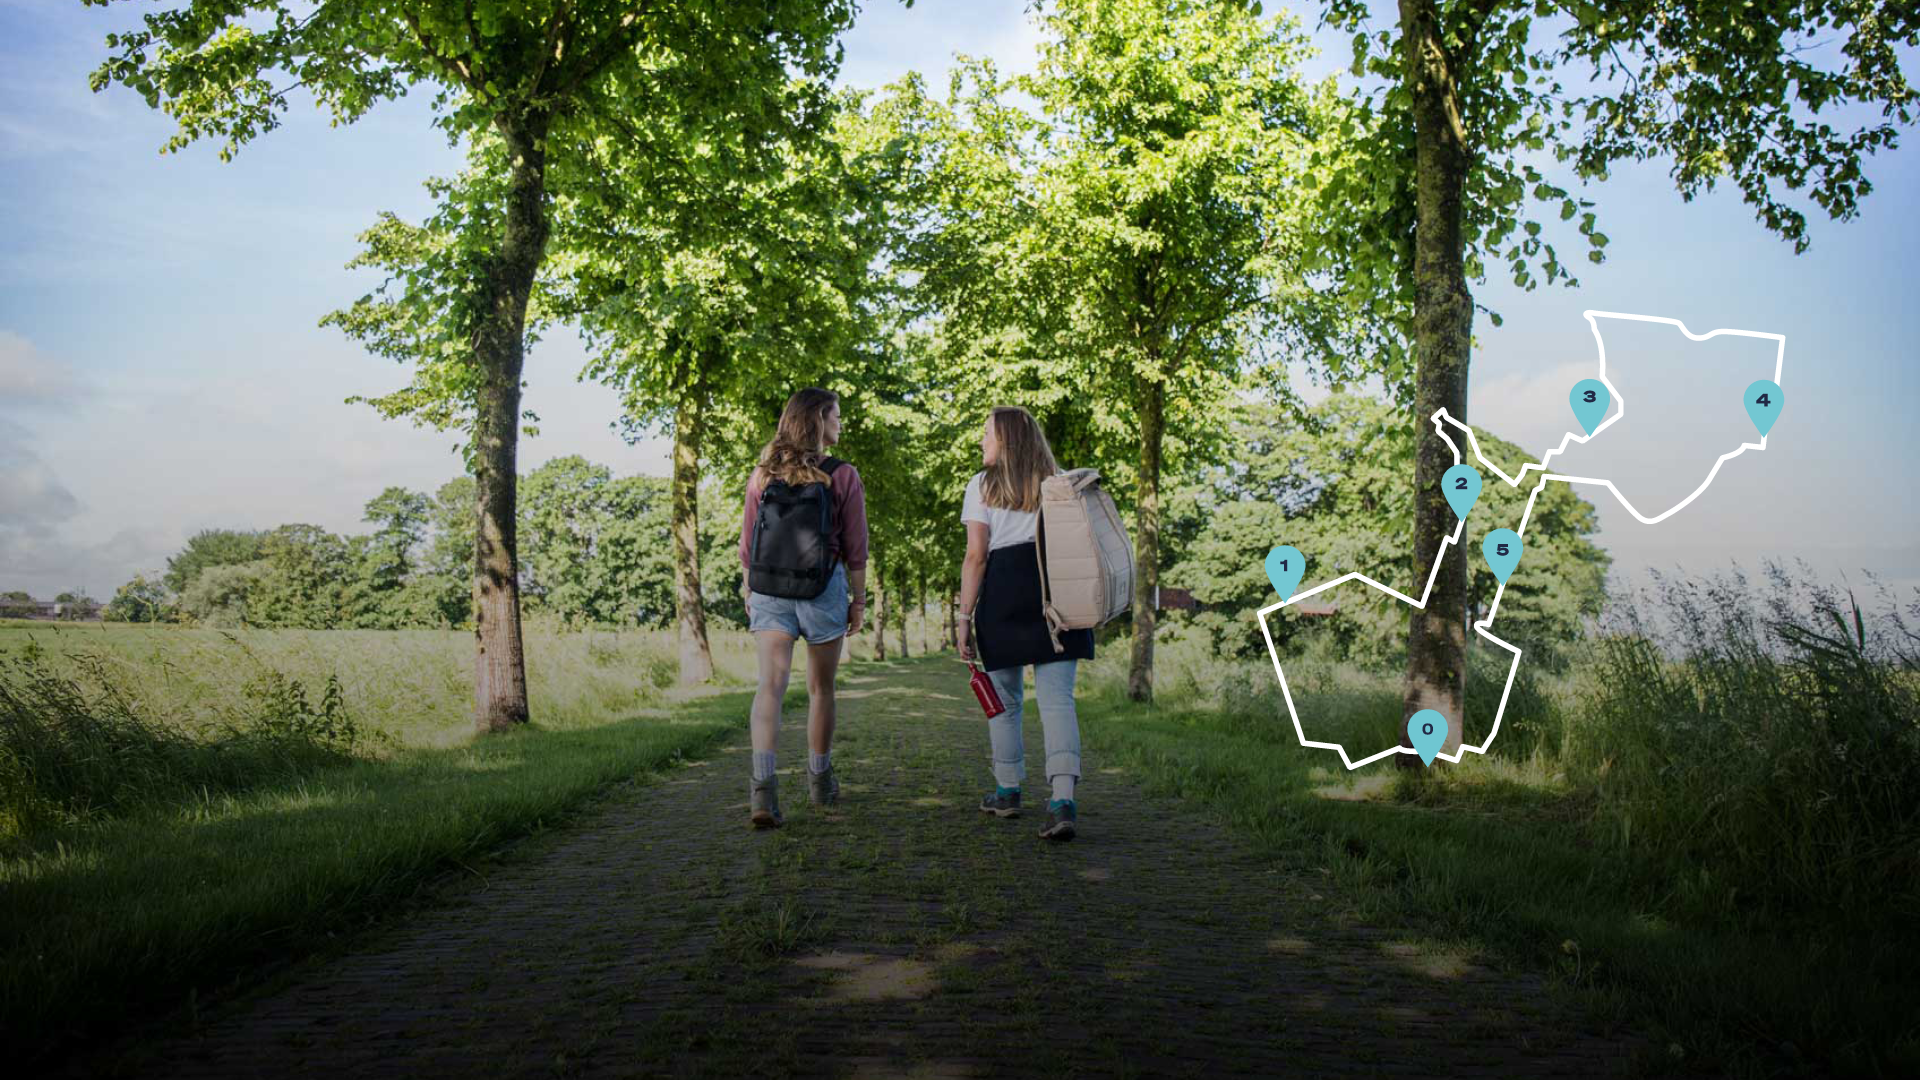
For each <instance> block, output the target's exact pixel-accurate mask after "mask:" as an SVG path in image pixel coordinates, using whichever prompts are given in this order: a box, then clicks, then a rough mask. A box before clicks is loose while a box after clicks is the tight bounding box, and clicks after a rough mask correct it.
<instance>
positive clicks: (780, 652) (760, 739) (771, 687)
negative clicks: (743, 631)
mask: <svg viewBox="0 0 1920 1080" xmlns="http://www.w3.org/2000/svg"><path fill="white" fill-rule="evenodd" d="M753 637H754V641H755V643H756V644H757V646H758V648H759V651H760V687H759V689H757V690H755V691H754V692H753V712H752V713H751V717H752V723H751V726H752V731H753V748H754V749H755V750H759V751H772V750H773V749H774V747H775V745H776V744H777V743H778V742H779V741H780V701H781V699H782V698H784V697H786V696H787V677H788V676H789V675H790V674H792V672H793V635H792V634H788V633H783V632H781V631H779V630H756V631H754V633H753ZM809 656H811V653H809Z"/></svg>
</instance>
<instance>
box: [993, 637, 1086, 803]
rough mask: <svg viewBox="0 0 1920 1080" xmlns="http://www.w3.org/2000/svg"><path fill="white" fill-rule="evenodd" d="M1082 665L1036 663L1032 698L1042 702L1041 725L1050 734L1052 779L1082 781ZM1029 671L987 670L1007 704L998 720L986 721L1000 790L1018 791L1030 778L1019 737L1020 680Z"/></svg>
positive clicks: (1048, 748) (1016, 669) (1022, 669)
mask: <svg viewBox="0 0 1920 1080" xmlns="http://www.w3.org/2000/svg"><path fill="white" fill-rule="evenodd" d="M1078 667H1079V662H1078V661H1075V660H1056V661H1054V662H1053V663H1051V664H1035V665H1033V689H1034V696H1036V697H1038V698H1039V699H1040V723H1041V726H1042V727H1043V728H1044V729H1045V731H1046V739H1047V778H1048V779H1052V778H1053V777H1056V776H1062V775H1065V776H1071V777H1073V778H1074V779H1076V780H1078V779H1079V778H1080V717H1079V715H1078V714H1077V713H1075V712H1074V708H1073V679H1074V675H1075V674H1076V672H1077V669H1078ZM1025 670H1026V669H1025V668H1019V667H1010V668H1001V669H1000V670H998V671H989V672H987V675H988V677H989V678H991V679H992V680H993V688H994V689H995V690H998V691H1000V700H1001V702H1002V703H1003V704H1005V705H1006V709H1005V710H1004V711H1003V712H1001V714H1000V715H999V716H996V717H994V718H992V719H991V720H988V721H987V730H988V733H989V734H990V736H991V737H992V739H993V779H994V781H995V782H996V783H998V784H999V785H1000V786H1001V787H1009V788H1010V787H1019V786H1020V781H1021V780H1023V779H1025V778H1026V775H1027V752H1026V743H1025V741H1024V740H1023V739H1022V738H1021V736H1020V707H1021V705H1022V703H1023V702H1022V688H1021V685H1020V676H1021V674H1022V672H1024V671H1025Z"/></svg>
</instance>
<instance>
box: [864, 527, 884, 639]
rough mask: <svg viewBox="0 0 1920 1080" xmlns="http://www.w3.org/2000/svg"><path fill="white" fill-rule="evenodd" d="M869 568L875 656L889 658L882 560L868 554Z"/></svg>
mask: <svg viewBox="0 0 1920 1080" xmlns="http://www.w3.org/2000/svg"><path fill="white" fill-rule="evenodd" d="M867 569H868V570H869V571H870V574H869V577H870V579H871V582H872V584H870V585H869V586H868V587H867V595H869V596H871V597H873V658H874V659H875V660H885V659H886V658H887V591H886V590H885V589H884V588H882V587H881V586H882V585H883V584H884V582H885V578H884V576H883V575H882V574H881V573H880V560H879V559H878V558H875V557H874V556H873V555H872V554H871V548H869V554H868V556H867Z"/></svg>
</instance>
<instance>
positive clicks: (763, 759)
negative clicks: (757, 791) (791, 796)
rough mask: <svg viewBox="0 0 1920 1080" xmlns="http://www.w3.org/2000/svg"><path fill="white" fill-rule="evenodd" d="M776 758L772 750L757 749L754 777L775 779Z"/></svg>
mask: <svg viewBox="0 0 1920 1080" xmlns="http://www.w3.org/2000/svg"><path fill="white" fill-rule="evenodd" d="M776 760H778V759H777V758H775V756H774V753H773V751H771V750H755V751H754V752H753V778H754V779H755V780H771V779H773V766H774V762H775V761H776Z"/></svg>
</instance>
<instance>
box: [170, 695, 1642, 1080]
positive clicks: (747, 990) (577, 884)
mask: <svg viewBox="0 0 1920 1080" xmlns="http://www.w3.org/2000/svg"><path fill="white" fill-rule="evenodd" d="M958 670H959V669H958V668H957V667H956V665H954V664H953V662H952V661H951V659H947V660H944V661H943V660H940V659H931V660H917V661H911V662H905V663H899V662H896V663H894V664H891V665H876V664H861V665H855V666H852V667H849V668H847V669H845V670H844V671H843V673H842V676H841V714H840V737H839V739H838V742H837V745H836V752H835V759H836V763H837V765H838V767H839V771H840V774H841V777H842V783H843V785H844V795H843V801H842V805H841V806H840V807H839V808H838V809H835V810H833V811H830V812H822V811H818V810H813V809H811V808H809V807H808V806H807V805H806V800H805V777H804V774H803V772H802V770H803V769H804V767H805V760H806V758H805V744H804V732H803V730H802V728H803V726H804V715H805V714H804V706H799V707H796V705H795V702H796V700H797V699H796V698H789V704H788V709H787V725H786V730H785V732H784V733H783V736H782V745H781V766H782V770H783V777H782V784H783V787H784V788H785V790H784V792H783V800H782V801H783V804H784V808H785V810H786V813H787V827H786V828H784V829H781V830H778V831H774V832H766V833H754V832H752V831H751V830H749V829H748V828H747V827H746V790H747V747H746V745H745V741H746V740H745V735H744V731H743V732H742V734H741V736H740V737H739V738H737V739H735V740H732V744H731V745H728V746H726V747H724V748H723V749H721V750H718V751H716V752H715V753H714V754H713V755H712V756H711V757H710V758H708V759H706V760H702V761H697V762H693V763H690V764H688V765H687V766H686V767H685V768H682V769H680V770H678V774H677V775H673V776H670V777H668V778H666V779H665V780H662V781H658V782H654V783H650V784H647V785H644V786H639V787H636V788H635V789H634V790H633V791H631V792H630V793H627V794H624V795H622V796H620V797H618V798H615V799H612V800H610V801H608V802H607V803H605V804H603V805H602V806H600V807H598V808H597V809H595V810H594V811H592V812H591V813H590V814H588V815H587V816H585V817H584V818H583V819H582V820H580V821H579V822H578V823H577V824H576V825H574V826H571V827H569V829H568V830H567V831H566V832H564V833H563V834H562V835H560V836H558V837H557V838H549V839H548V840H545V841H542V842H539V843H537V844H535V845H531V848H530V850H528V851H526V852H523V853H520V854H517V855H515V856H513V857H509V858H507V859H506V860H504V861H502V862H500V863H497V864H493V865H491V867H490V868H489V869H488V871H487V872H486V873H487V880H486V881H485V883H484V884H483V885H480V884H476V886H475V887H473V888H472V889H471V890H470V891H466V892H464V893H462V894H459V895H457V896H456V897H455V898H454V899H452V900H451V901H449V903H448V904H447V905H446V906H444V907H440V908H437V909H434V910H430V911H425V912H421V913H419V914H416V915H414V916H411V917H409V918H408V919H407V920H405V921H404V922H403V923H402V924H400V925H398V926H396V927H394V928H392V929H390V930H388V931H386V932H383V933H380V934H377V935H375V936H374V937H373V938H371V939H369V941H368V942H366V943H365V944H364V947H363V948H362V949H361V951H358V952H353V953H350V954H348V955H345V956H342V957H339V958H336V959H333V960H330V961H326V962H324V963H320V964H315V965H310V966H308V967H306V968H303V969H301V970H300V971H298V972H297V973H296V975H295V977H293V978H292V979H291V980H283V982H282V984H281V985H278V986H277V987H275V988H273V989H271V990H268V991H264V992H262V993H259V994H256V995H254V996H253V997H251V998H250V999H248V1000H244V1001H239V1002H236V1003H232V1004H230V1005H228V1006H227V1007H226V1008H224V1009H220V1010H216V1011H214V1012H213V1013H211V1014H210V1015H209V1016H208V1017H207V1018H205V1019H204V1021H203V1023H202V1025H201V1027H200V1030H199V1031H198V1032H197V1033H196V1034H194V1035H193V1036H191V1037H181V1038H179V1039H178V1040H177V1041H174V1042H171V1043H167V1044H164V1045H161V1046H159V1047H157V1048H155V1049H154V1051H153V1052H152V1053H151V1054H149V1055H146V1056H145V1059H144V1062H143V1063H142V1064H141V1065H140V1066H139V1067H138V1068H137V1070H136V1071H137V1072H138V1073H139V1074H141V1075H152V1076H177V1077H276V1078H278V1077H297V1076H323V1077H329V1078H341V1080H344V1078H350V1077H403V1076H405V1077H418V1076H475V1077H480V1076H486V1077H546V1076H559V1077H565V1076H592V1077H602V1076H605V1077H615V1076H724V1077H734V1076H748V1075H754V1076H855V1077H863V1076H874V1077H879V1076H926V1077H934V1076H939V1077H971V1076H980V1077H1006V1076H1027V1075H1044V1076H1049V1077H1068V1076H1196V1077H1198V1076H1207V1077H1211V1076H1219V1075H1238V1074H1244V1075H1251V1076H1276V1075H1282V1074H1291V1075H1322V1074H1338V1075H1342V1076H1347V1075H1353V1076H1370V1075H1421V1076H1469V1075H1502V1076H1506V1075H1516V1076H1536V1077H1537V1076H1593V1075H1610V1074H1619V1073H1621V1072H1623V1071H1624V1070H1625V1069H1626V1063H1627V1058H1628V1049H1627V1047H1626V1046H1625V1045H1624V1044H1623V1043H1622V1042H1621V1041H1619V1040H1618V1038H1616V1037H1613V1036H1608V1035H1605V1034H1602V1033H1598V1032H1595V1031H1592V1030H1588V1029H1587V1028H1586V1027H1583V1025H1582V1024H1581V1023H1580V1021H1579V1018H1577V1017H1570V1016H1568V1015H1565V1014H1564V1013H1563V1012H1562V1011H1561V1009H1560V1007H1558V1006H1556V1005H1555V1004H1554V1003H1553V1000H1552V999H1551V998H1550V997H1549V996H1548V995H1547V994H1546V993H1545V992H1544V987H1543V985H1542V983H1541V981H1540V980H1539V979H1538V978H1534V977H1529V976H1523V975H1517V974H1515V973H1513V972H1510V971H1502V970H1496V969H1494V968H1491V967H1488V966H1486V965H1483V964H1478V963H1473V962H1470V961H1467V960H1462V959H1459V958H1453V957H1449V956H1447V955H1445V954H1444V953H1434V952H1432V951H1427V950H1422V949H1418V948H1415V947H1413V946H1412V945H1408V944H1405V943H1404V942H1403V941H1402V940H1401V939H1400V938H1399V937H1398V936H1397V935H1396V934H1395V933H1394V932H1393V931H1392V930H1391V929H1390V928H1375V927H1367V926H1360V925H1352V924H1350V923H1349V922H1348V921H1346V920H1344V919H1342V918H1340V917H1338V916H1337V915H1335V914H1333V911H1334V910H1335V909H1336V908H1337V906H1338V905H1335V904H1332V903H1330V902H1328V900H1327V898H1326V897H1325V896H1323V895H1321V894H1322V892H1323V891H1325V890H1327V889H1329V888H1331V887H1332V886H1330V885H1329V884H1327V882H1326V879H1324V878H1320V879H1316V880H1308V879H1306V878H1304V877H1302V876H1301V875H1297V874H1282V873H1280V872H1278V871H1276V870H1274V869H1273V868H1272V866H1271V864H1270V863H1268V862H1266V861H1264V860H1262V859H1259V858H1257V857H1255V856H1254V855H1253V854H1251V853H1250V852H1249V850H1248V849H1247V848H1246V847H1244V846H1243V845H1241V844H1240V843H1238V842H1236V840H1235V839H1234V837H1233V836H1232V835H1231V834H1230V833H1228V832H1227V831H1225V830H1224V829H1222V828H1221V827H1220V826H1218V825H1215V824H1212V823H1210V822H1209V821H1208V820H1206V819H1205V818H1204V817H1202V816H1201V815H1199V814H1197V813H1195V812H1192V811H1189V810H1187V809H1185V808H1183V807H1180V806H1178V805H1176V804H1170V803H1167V802H1165V801H1162V800H1157V799H1152V798H1149V797H1147V796H1144V795H1142V794H1141V793H1140V792H1139V790H1138V789H1137V788H1136V787H1135V785H1134V784H1133V783H1132V782H1131V781H1130V780H1129V777H1128V775H1127V774H1126V773H1125V772H1124V771H1121V770H1118V769H1115V768H1112V767H1103V763H1102V762H1100V761H1099V760H1098V759H1097V758H1093V757H1090V758H1089V759H1088V760H1087V762H1086V765H1085V767H1086V771H1087V776H1086V777H1085V778H1084V779H1083V780H1082V782H1081V788H1080V792H1079V795H1080V813H1081V836H1080V838H1079V839H1077V840H1075V841H1073V842H1071V843H1067V844H1049V843H1047V842H1045V841H1042V840H1040V839H1038V838H1037V837H1036V836H1035V835H1034V833H1035V830H1036V829H1037V828H1038V826H1039V823H1040V820H1041V819H1042V818H1043V817H1044V812H1042V813H1041V814H1038V815H1036V814H1035V813H1034V812H1033V811H1031V810H1029V811H1028V813H1027V814H1026V816H1023V817H1021V818H1017V819H1012V820H999V819H996V818H992V817H989V816H987V815H984V814H981V813H980V812H979V811H978V810H977V809H975V804H976V803H977V802H978V800H979V796H980V793H981V791H983V790H984V789H985V788H986V787H987V786H988V785H990V783H991V777H990V775H989V773H988V771H987V768H986V758H987V740H986V732H985V730H984V726H983V724H982V721H981V720H980V718H979V712H978V708H977V706H976V705H975V704H974V702H973V700H972V698H971V697H970V696H968V695H967V690H966V686H965V680H964V677H963V676H961V675H956V674H955V673H956V671H958ZM801 681H802V680H801V679H800V678H799V673H796V685H799V684H800V683H801ZM1027 720H1028V722H1027V728H1028V742H1029V749H1028V759H1029V761H1030V762H1032V763H1038V762H1040V761H1043V760H1044V757H1043V755H1042V754H1041V751H1040V746H1039V738H1040V730H1039V729H1040V725H1039V722H1038V717H1037V714H1036V713H1035V712H1034V710H1033V706H1032V705H1031V703H1030V704H1029V706H1028V717H1027ZM1082 722H1083V724H1086V725H1093V724H1098V723H1100V722H1101V721H1100V717H1099V716H1098V715H1096V714H1093V713H1092V712H1088V713H1087V714H1085V715H1083V718H1082ZM1030 785H1038V786H1035V787H1034V788H1033V793H1034V794H1035V795H1039V796H1043V795H1044V781H1042V780H1040V778H1038V777H1037V776H1036V777H1034V778H1033V779H1032V780H1030ZM1042 805H1044V802H1043V803H1042Z"/></svg>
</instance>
